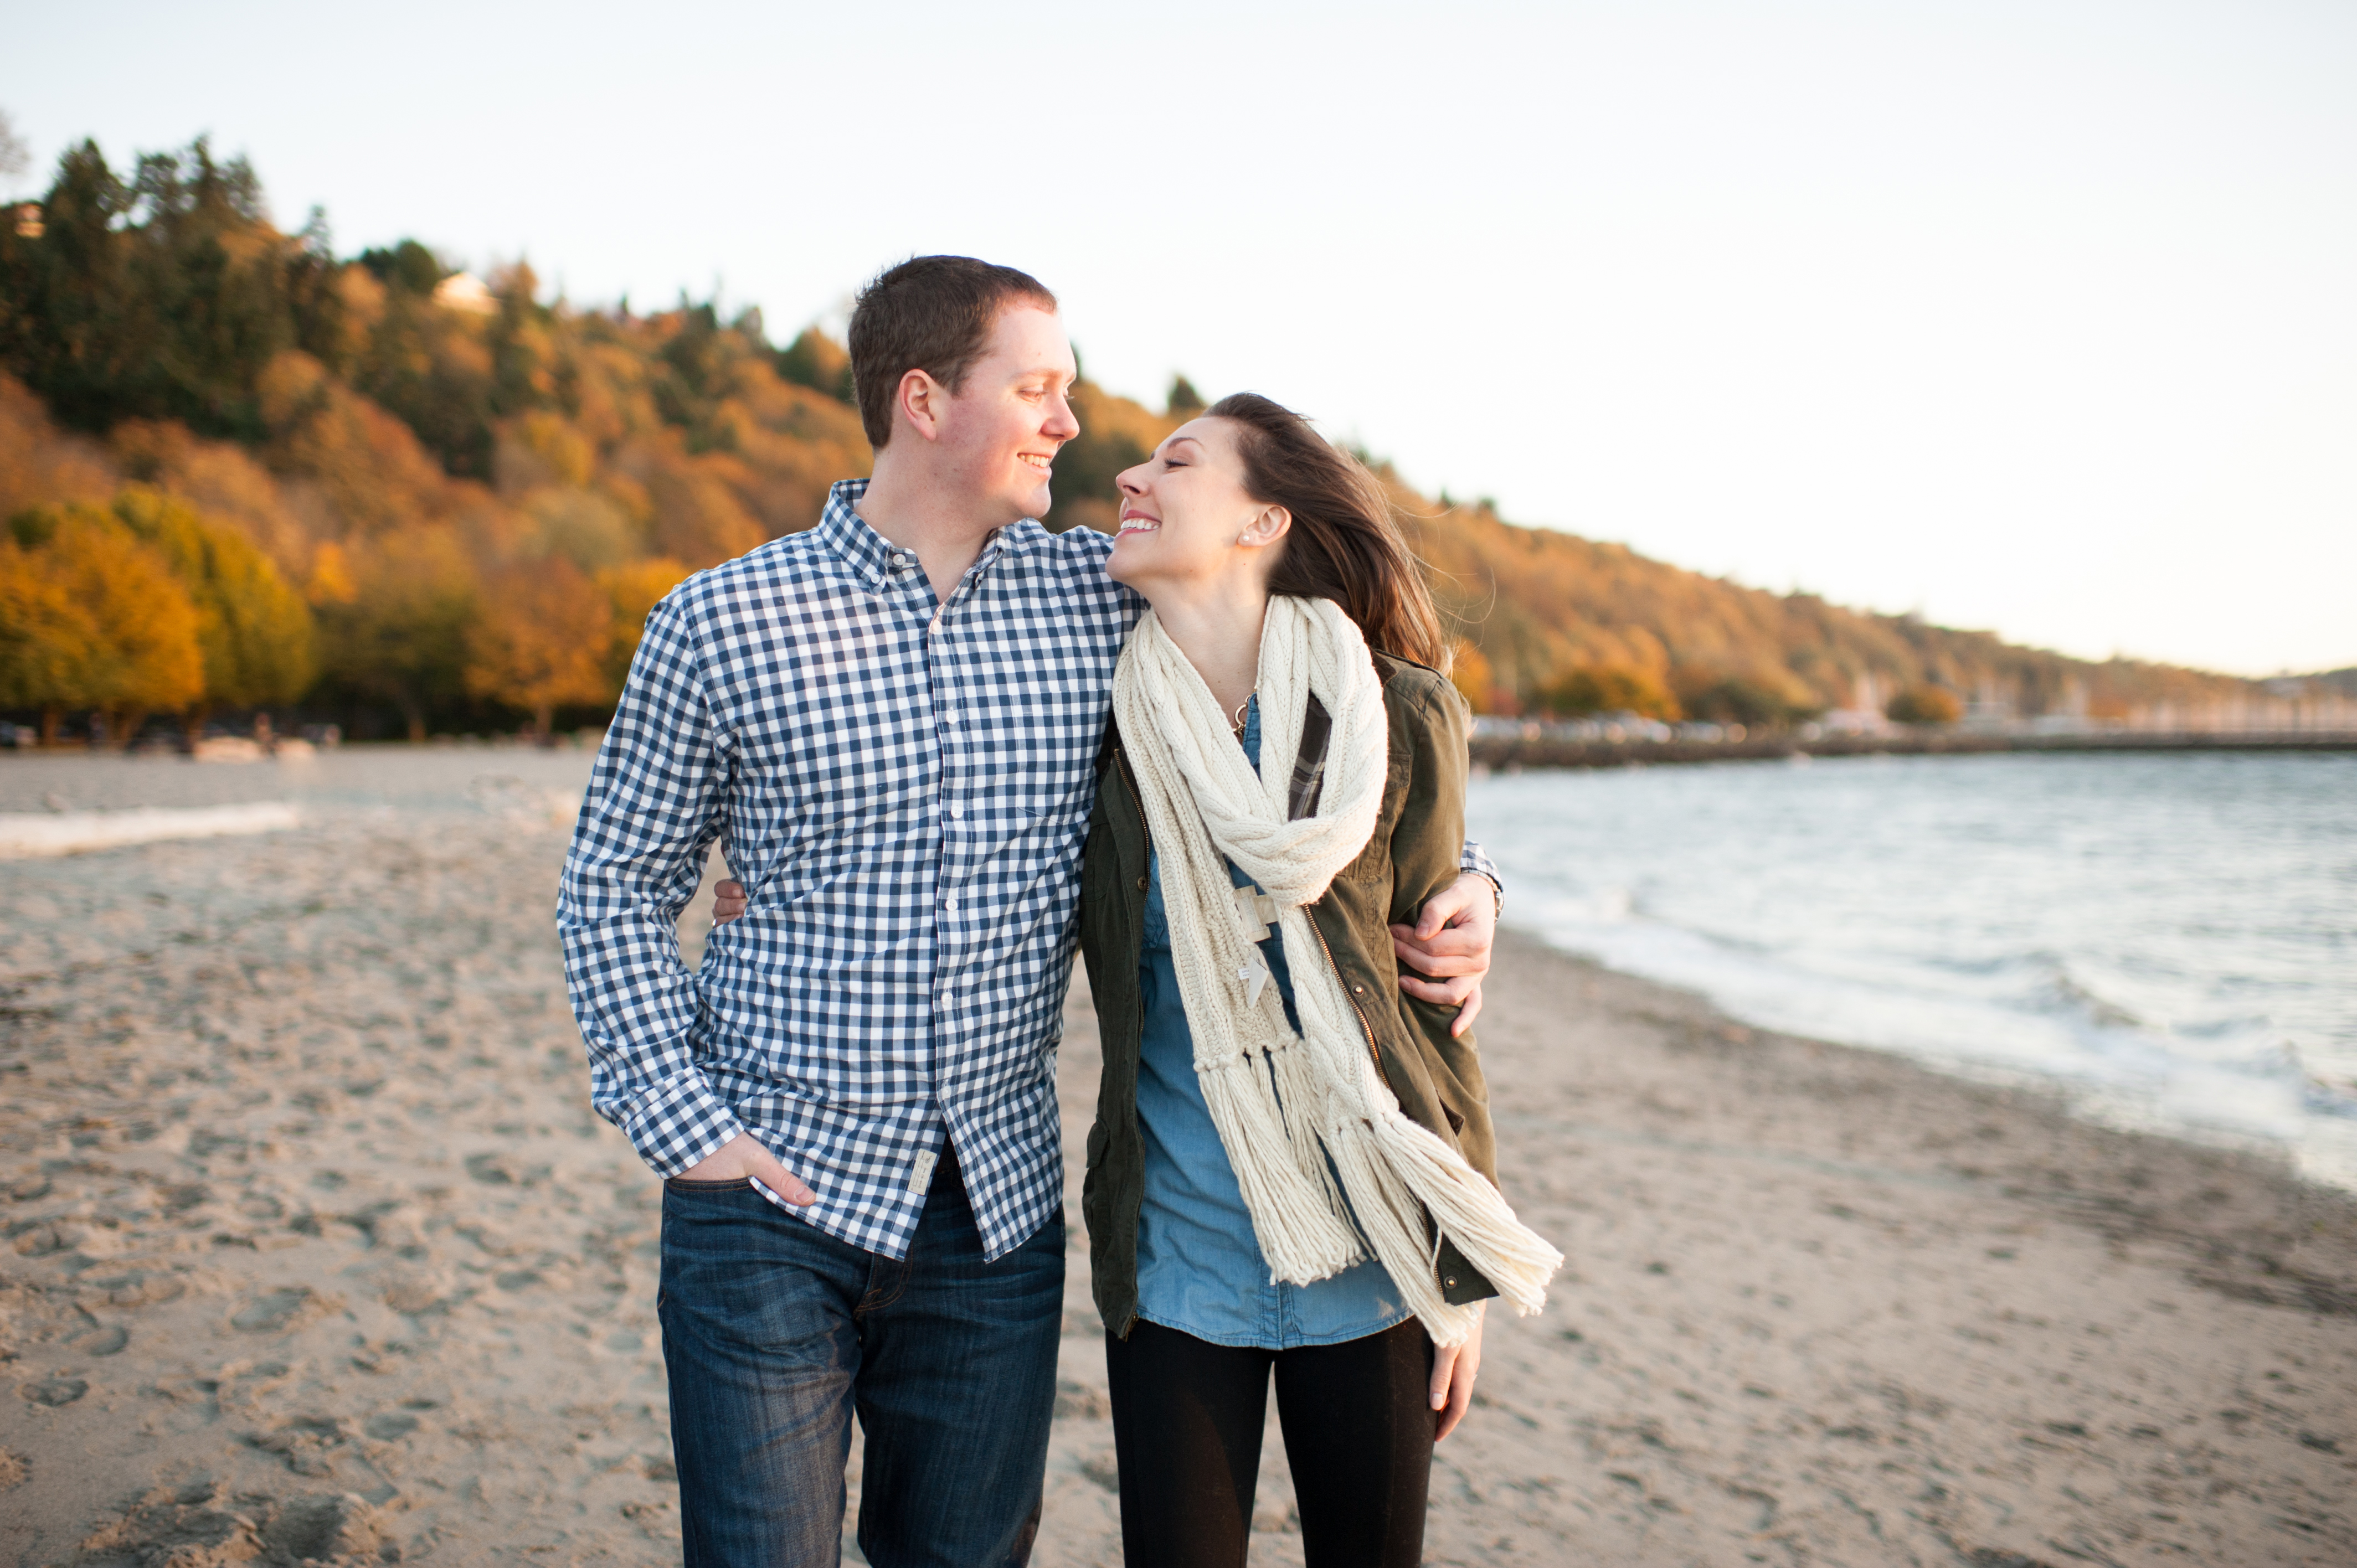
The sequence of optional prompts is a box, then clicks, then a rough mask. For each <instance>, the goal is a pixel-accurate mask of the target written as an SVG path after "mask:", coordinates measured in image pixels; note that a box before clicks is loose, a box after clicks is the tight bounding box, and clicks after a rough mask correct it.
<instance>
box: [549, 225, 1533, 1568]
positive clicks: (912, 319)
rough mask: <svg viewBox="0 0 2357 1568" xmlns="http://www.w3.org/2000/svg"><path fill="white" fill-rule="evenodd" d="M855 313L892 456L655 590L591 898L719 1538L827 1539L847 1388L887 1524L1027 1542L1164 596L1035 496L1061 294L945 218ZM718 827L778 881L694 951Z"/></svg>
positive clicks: (624, 1122) (1474, 959) (698, 1500)
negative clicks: (1150, 654) (1112, 571)
mask: <svg viewBox="0 0 2357 1568" xmlns="http://www.w3.org/2000/svg"><path fill="white" fill-rule="evenodd" d="M850 337H851V343H850V348H851V357H852V370H853V377H854V380H855V381H856V385H857V389H858V395H859V404H860V416H861V420H862V422H863V424H865V426H866V431H867V436H868V440H869V443H870V444H871V445H872V446H874V447H875V449H876V463H875V469H874V474H875V477H874V478H872V479H870V480H866V481H859V480H852V481H847V482H845V483H843V484H838V485H836V486H835V487H834V490H833V492H832V493H831V495H830V497H829V499H828V501H827V504H826V508H825V511H824V514H823V516H822V517H821V519H820V520H819V522H818V524H817V526H816V527H814V528H813V529H811V530H809V531H807V532H802V533H798V534H792V535H789V536H788V537H786V538H784V539H780V540H778V541H775V542H771V543H770V544H767V545H764V546H762V547H761V548H760V549H759V550H755V551H753V552H751V553H749V554H747V555H745V556H742V557H740V558H739V559H737V560H735V561H732V562H729V563H727V564H725V565H722V566H718V567H716V568H714V569H713V570H712V571H709V572H705V573H701V574H699V575H696V576H694V577H692V578H690V579H689V580H688V581H687V582H686V583H684V584H683V585H680V587H678V588H677V589H675V590H674V591H673V593H672V594H671V595H670V596H668V597H666V598H665V599H664V600H663V601H662V603H661V604H659V605H657V606H656V607H655V608H654V610H653V612H652V613H651V615H650V616H649V617H648V618H647V628H646V635H645V638H644V639H643V640H642V641H641V642H640V648H639V653H638V657H637V659H636V660H635V661H634V662H633V664H632V666H631V670H630V681H629V683H628V685H627V687H626V688H625V690H624V692H623V693H622V699H621V703H620V705H619V709H618V710H617V712H616V714H615V718H614V724H613V727H612V728H611V729H610V730H609V731H608V734H607V738H606V744H605V746H604V748H603V749H602V750H601V751H600V752H599V754H598V757H597V768H596V771H595V773H594V774H593V776H592V778H591V781H590V787H589V791H588V795H587V800H586V802H585V804H584V806H583V808H582V812H581V818H580V822H579V824H578V825H577V826H576V829H575V832H574V838H573V844H572V850H571V853H570V854H569V855H568V856H567V859H566V863H565V879H564V886H563V888H562V892H561V895H560V898H559V903H558V914H557V926H558V930H559V933H560V936H561V938H562V940H563V944H564V949H565V971H566V977H567V981H568V983H569V985H570V988H571V992H572V996H573V1004H574V1011H575V1014H576V1016H577V1017H578V1018H579V1020H580V1024H581V1031H582V1035H583V1037H584V1038H585V1039H586V1040H587V1043H588V1048H589V1055H590V1059H591V1097H592V1100H593V1101H594V1102H595V1103H596V1105H597V1110H598V1112H600V1113H601V1114H603V1115H604V1116H606V1117H607V1118H608V1120H609V1121H612V1122H615V1123H616V1124H617V1125H618V1126H619V1127H620V1128H621V1129H622V1130H623V1131H624V1132H625V1133H628V1134H629V1136H630V1140H631V1142H632V1143H633V1144H635V1145H636V1146H637V1148H638V1150H639V1152H640V1155H641V1156H642V1157H644V1158H645V1160H646V1161H647V1163H648V1164H649V1165H651V1166H653V1167H654V1168H655V1170H657V1171H658V1172H660V1173H661V1174H662V1176H664V1177H665V1178H666V1180H665V1182H664V1193H663V1231H662V1285H661V1291H660V1298H659V1314H660V1316H661V1319H662V1330H663V1359H664V1365H665V1367H666V1369H668V1373H669V1377H670V1383H671V1401H672V1427H673V1445H674V1448H675V1451H676V1455H677V1459H678V1468H679V1478H680V1491H681V1514H682V1523H683V1531H684V1535H685V1545H686V1558H687V1562H688V1563H689V1564H691V1568H702V1565H704V1564H722V1563H726V1564H750V1563H761V1564H775V1563H834V1562H835V1561H836V1560H837V1554H838V1542H839V1539H840V1534H841V1530H842V1513H843V1504H844V1483H843V1466H844V1461H845V1456H846V1455H847V1453H848V1451H849V1442H850V1426H849V1423H850V1416H851V1412H852V1411H853V1409H854V1408H855V1407H856V1410H857V1412H858V1413H859V1418H860V1426H861V1429H862V1431H863V1432H864V1433H865V1434H866V1467H865V1481H864V1487H863V1498H862V1501H861V1506H860V1514H859V1542H860V1546H861V1548H862V1550H864V1551H865V1552H866V1554H867V1558H868V1561H869V1562H871V1563H877V1564H879V1565H881V1568H899V1565H900V1564H913V1563H938V1564H943V1565H951V1564H954V1565H956V1568H972V1565H974V1564H979V1563H990V1564H997V1563H1023V1562H1024V1561H1026V1560H1027V1559H1028V1555H1029V1552H1030V1546H1031V1541H1032V1537H1033V1535H1034V1533H1035V1532H1036V1531H1037V1530H1038V1528H1039V1500H1040V1495H1041V1484H1042V1479H1043V1475H1044V1470H1045V1464H1046V1451H1047V1438H1048V1424H1049V1414H1050V1411H1051V1408H1052V1405H1053V1401H1054V1390H1055V1362H1056V1347H1057V1340H1058V1334H1059V1328H1060V1316H1061V1310H1062V1296H1063V1273H1064V1233H1063V1218H1062V1206H1061V1199H1062V1191H1063V1169H1062V1162H1061V1159H1060V1153H1059V1146H1058V1122H1057V1108H1056V1098H1055V1089H1054V1061H1053V1051H1054V1047H1055V1045H1056V1042H1057V1038H1058V1021H1059V1019H1060V1015H1061V1011H1062V1004H1063V995H1064V990H1065V986H1066V983H1067V980H1068V976H1069V974H1070V971H1071V954H1072V940H1073V938H1072V932H1073V919H1072V916H1073V907H1074V903H1075V900H1076V899H1077V897H1078V893H1079V877H1078V865H1079V860H1080V854H1081V848H1082V840H1083V838H1084V836H1085V833H1086V830H1087V824H1088V817H1089V811H1090V807H1091V804H1092V795H1093V790H1094V786H1095V779H1094V770H1093V767H1092V764H1093V762H1094V759H1095V757H1096V754H1097V747H1098V744H1099V740H1100V738H1101V736H1102V735H1103V729H1104V724H1105V715H1106V711H1107V707H1108V703H1109V701H1110V694H1111V689H1112V680H1113V670H1114V660H1115V658H1116V657H1117V656H1118V654H1119V652H1120V650H1121V644H1122V640H1123V638H1124V636H1125V634H1126V632H1127V630H1128V628H1129V627H1130V625H1131V623H1132V622H1133V621H1134V619H1135V615H1136V613H1137V607H1138V601H1137V600H1136V599H1135V597H1134V596H1131V595H1129V594H1128V593H1127V592H1126V591H1125V590H1124V589H1122V588H1121V587H1119V586H1118V585H1115V584H1114V583H1113V582H1112V581H1111V580H1110V579H1108V578H1107V577H1106V576H1105V575H1104V571H1103V559H1104V555H1105V553H1106V551H1107V549H1108V548H1109V547H1110V543H1111V542H1110V541H1109V540H1107V539H1106V538H1105V537H1104V536H1103V535H1101V534H1095V533H1091V532H1086V531H1075V532H1072V533H1069V534H1064V535H1055V534H1050V533H1049V532H1047V531H1046V530H1045V529H1043V528H1041V527H1040V526H1039V523H1038V522H1036V521H1029V520H1032V519H1035V518H1037V517H1038V516H1039V514H1040V513H1042V512H1044V511H1045V510H1048V505H1049V489H1048V487H1049V476H1050V471H1051V466H1052V463H1053V461H1054V458H1055V455H1056V453H1057V450H1058V449H1059V448H1060V446H1062V445H1063V444H1064V443H1065V442H1066V441H1068V440H1070V439H1071V437H1072V436H1073V435H1077V434H1078V433H1079V430H1080V425H1079V424H1078V422H1077V421H1076V420H1075V419H1074V418H1073V417H1072V412H1071V403H1070V396H1071V390H1072V383H1073V381H1074V379H1075V377H1076V375H1077V371H1076V368H1075V365H1074V361H1073V358H1072V352H1071V345H1070V344H1069V343H1068V342H1067V341H1066V339H1065V337H1064V332H1063V328H1062V325H1061V323H1060V320H1059V318H1058V317H1057V314H1056V301H1055V297H1054V296H1053V295H1050V294H1049V293H1048V291H1047V290H1046V289H1045V288H1043V287H1041V286H1040V285H1039V284H1038V283H1037V282H1035V281H1034V280H1033V279H1031V278H1029V277H1028V276H1026V275H1025V274H1022V273H1018V272H1016V271H1014V270H1012V269H1010V268H1006V267H997V266H992V265H989V264H987V263H982V262H977V261H973V260H970V259H968V258H963V257H952V256H931V257H922V258H920V259H918V260H915V261H911V262H909V263H903V264H902V265H900V266H898V267H894V268H892V269H891V270H890V271H888V272H887V273H885V274H883V275H881V276H880V277H878V278H877V280H876V281H875V282H874V283H873V284H871V285H869V286H868V288H867V289H866V291H865V292H864V293H863V294H862V295H861V297H860V302H859V305H858V308H857V310H856V314H855V315H854V316H853V317H852V323H851V334H850ZM722 832H726V835H727V849H728V862H729V866H730V869H731V870H732V871H733V872H734V873H735V874H736V875H737V878H739V879H740V880H741V881H742V882H743V883H744V884H745V886H746V887H747V888H748V889H749V898H750V905H749V908H748V911H747V912H746V914H745V916H744V917H743V918H741V919H739V920H737V921H736V922H735V923H733V924H731V925H729V926H727V927H726V928H724V929H721V930H718V931H716V933H715V934H714V936H713V938H712V940H711V941H710V943H709V944H708V945H707V948H706V950H705V961H704V967H703V970H702V972H701V973H700V974H699V975H697V976H694V977H691V976H690V975H689V974H688V973H687V972H686V971H685V969H684V968H683V966H682V964H681V961H680V957H679V949H678V944H677V936H676V925H675V922H676V920H677V918H678V915H679V911H680V908H681V907H682V905H683V903H684V902H685V901H686V900H687V899H688V898H690V897H694V891H695V886H696V883H697V880H698V876H699V874H700V872H701V869H702V867H703V865H704V861H705V854H706V852H707V850H708V849H709V847H710V845H711V843H712V842H713V841H714V839H715V838H716V837H717V836H718V835H720V834H721V833H722ZM1476 864H1477V865H1482V864H1485V863H1481V862H1480V861H1479V860H1478V852H1477V859H1476ZM1493 898H1494V894H1493V889H1492V884H1491V882H1490V881H1489V880H1486V879H1484V878H1483V877H1481V876H1478V875H1469V876H1468V877H1467V878H1466V879H1464V880H1462V881H1460V883H1459V884H1458V886H1457V887H1455V888H1453V889H1451V890H1450V891H1449V892H1448V893H1447V894H1444V895H1443V896H1442V897H1440V898H1438V899H1436V900H1434V902H1433V904H1432V905H1431V906H1430V907H1428V908H1427V909H1426V912H1425V916H1424V919H1423V921H1422V923H1421V924H1420V926H1419V928H1418V929H1419V930H1420V931H1422V932H1423V933H1424V937H1423V938H1422V939H1419V938H1417V937H1416V935H1415V933H1407V934H1405V937H1404V939H1403V940H1404V943H1405V947H1404V950H1416V951H1419V952H1420V953H1422V954H1423V956H1421V957H1419V958H1418V959H1417V961H1418V962H1419V963H1421V964H1422V965H1423V966H1424V967H1425V968H1426V971H1427V972H1431V973H1437V974H1442V975H1447V976H1452V977H1454V978H1451V979H1447V980H1443V981H1441V982H1438V983H1430V984H1424V983H1415V984H1421V985H1423V988H1422V989H1419V990H1418V991H1417V994H1420V995H1426V996H1427V997H1431V998H1434V999H1442V998H1445V999H1447V1000H1450V1001H1467V999H1468V996H1469V994H1470V995H1472V996H1474V997H1475V998H1478V993H1476V992H1474V991H1473V990H1472V988H1473V986H1474V985H1475V983H1477V982H1478V977H1479V975H1480V972H1481V971H1482V970H1484V969H1486V967H1487V963H1488V948H1489V939H1490V932H1491V923H1492V921H1493V919H1494V914H1495V905H1494V903H1493ZM1451 921H1454V922H1456V926H1455V929H1446V930H1445V929H1443V928H1444V926H1447V925H1448V923H1450V922H1451ZM1403 983H1410V982H1403ZM1475 1004H1477V1003H1469V1004H1468V1014H1469V1012H1470V1010H1471V1007H1472V1006H1473V1005H1475Z"/></svg>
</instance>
